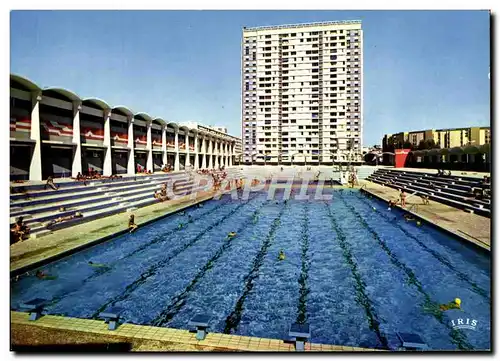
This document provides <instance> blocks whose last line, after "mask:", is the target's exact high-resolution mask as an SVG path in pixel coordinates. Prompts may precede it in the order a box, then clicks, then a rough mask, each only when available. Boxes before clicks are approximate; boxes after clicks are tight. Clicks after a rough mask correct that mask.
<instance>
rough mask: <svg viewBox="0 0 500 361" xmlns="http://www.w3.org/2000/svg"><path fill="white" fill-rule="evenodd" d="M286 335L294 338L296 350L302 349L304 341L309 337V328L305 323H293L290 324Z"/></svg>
mask: <svg viewBox="0 0 500 361" xmlns="http://www.w3.org/2000/svg"><path fill="white" fill-rule="evenodd" d="M288 336H290V338H292V339H294V341H295V350H296V351H304V350H305V343H306V342H307V340H308V339H310V338H311V328H310V327H309V325H308V324H307V323H304V324H299V323H293V324H292V325H291V326H290V331H289V332H288Z"/></svg>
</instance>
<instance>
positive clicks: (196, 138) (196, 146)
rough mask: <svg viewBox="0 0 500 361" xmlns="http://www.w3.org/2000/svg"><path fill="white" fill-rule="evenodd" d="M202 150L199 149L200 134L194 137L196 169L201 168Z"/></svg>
mask: <svg viewBox="0 0 500 361" xmlns="http://www.w3.org/2000/svg"><path fill="white" fill-rule="evenodd" d="M199 155H200V152H199V151H198V134H196V136H195V137H194V169H198V168H200V161H199Z"/></svg>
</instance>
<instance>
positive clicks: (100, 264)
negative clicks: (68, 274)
mask: <svg viewBox="0 0 500 361" xmlns="http://www.w3.org/2000/svg"><path fill="white" fill-rule="evenodd" d="M89 266H90V267H95V268H108V269H109V268H110V267H109V266H108V265H105V264H104V263H94V262H92V261H89Z"/></svg>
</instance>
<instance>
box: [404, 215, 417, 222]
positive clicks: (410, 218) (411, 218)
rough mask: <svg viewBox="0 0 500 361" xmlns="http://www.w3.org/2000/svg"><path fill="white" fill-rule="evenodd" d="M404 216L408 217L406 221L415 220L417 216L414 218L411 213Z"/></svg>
mask: <svg viewBox="0 0 500 361" xmlns="http://www.w3.org/2000/svg"><path fill="white" fill-rule="evenodd" d="M403 217H404V219H406V221H407V222H409V221H414V220H415V218H413V217H412V216H410V215H409V214H405V215H404V216H403Z"/></svg>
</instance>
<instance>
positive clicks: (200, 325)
mask: <svg viewBox="0 0 500 361" xmlns="http://www.w3.org/2000/svg"><path fill="white" fill-rule="evenodd" d="M209 321H210V316H208V315H196V316H194V317H193V318H192V319H191V321H189V326H194V327H196V339H197V340H199V341H202V340H204V339H205V337H206V336H207V329H208V327H209V325H208V322H209Z"/></svg>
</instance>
